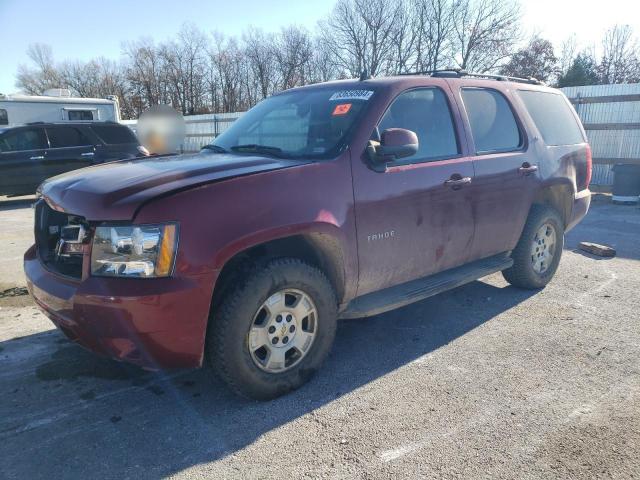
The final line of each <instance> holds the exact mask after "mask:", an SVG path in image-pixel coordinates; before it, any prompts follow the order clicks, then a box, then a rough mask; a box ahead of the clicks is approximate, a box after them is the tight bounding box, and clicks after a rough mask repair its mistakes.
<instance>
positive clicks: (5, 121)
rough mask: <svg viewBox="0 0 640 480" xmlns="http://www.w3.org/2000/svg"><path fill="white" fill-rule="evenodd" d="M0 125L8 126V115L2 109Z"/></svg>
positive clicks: (0, 111)
mask: <svg viewBox="0 0 640 480" xmlns="http://www.w3.org/2000/svg"><path fill="white" fill-rule="evenodd" d="M0 125H9V115H7V111H6V110H5V109H4V108H0Z"/></svg>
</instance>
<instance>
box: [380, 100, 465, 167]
mask: <svg viewBox="0 0 640 480" xmlns="http://www.w3.org/2000/svg"><path fill="white" fill-rule="evenodd" d="M388 128H404V129H406V130H411V131H413V132H415V133H416V135H418V142H419V145H420V146H419V149H418V153H416V154H415V155H413V156H412V157H408V158H403V159H402V160H401V163H415V162H420V161H425V160H429V159H436V158H443V157H451V156H455V155H457V154H458V143H457V141H456V134H455V127H454V126H453V119H452V118H451V111H450V110H449V104H448V102H447V99H446V97H445V95H444V93H442V91H441V90H440V89H438V88H421V89H416V90H410V91H408V92H404V93H402V94H400V95H399V96H398V98H396V99H395V100H394V101H393V103H392V104H391V106H390V107H389V109H388V110H387V112H386V113H385V114H384V117H382V120H381V121H380V125H378V129H379V130H380V133H382V132H383V131H384V130H386V129H388Z"/></svg>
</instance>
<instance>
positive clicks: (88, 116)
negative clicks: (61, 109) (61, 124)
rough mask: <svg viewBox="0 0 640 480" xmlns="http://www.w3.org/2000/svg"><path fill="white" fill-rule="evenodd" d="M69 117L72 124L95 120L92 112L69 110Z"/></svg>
mask: <svg viewBox="0 0 640 480" xmlns="http://www.w3.org/2000/svg"><path fill="white" fill-rule="evenodd" d="M67 115H68V117H69V121H71V122H78V121H86V120H94V118H93V111H91V110H68V111H67Z"/></svg>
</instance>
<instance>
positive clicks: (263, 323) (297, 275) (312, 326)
mask: <svg viewBox="0 0 640 480" xmlns="http://www.w3.org/2000/svg"><path fill="white" fill-rule="evenodd" d="M210 322H211V324H210V327H209V329H208V332H207V352H208V354H209V355H208V357H209V359H210V361H211V365H212V367H213V368H214V370H215V371H216V372H217V373H218V375H219V376H220V377H221V378H222V379H223V380H224V381H225V382H226V383H227V384H228V385H229V386H230V387H231V389H232V390H234V391H235V392H236V393H238V394H240V395H242V396H245V397H249V398H255V399H259V400H267V399H271V398H275V397H277V396H280V395H282V394H285V393H287V392H289V391H291V390H294V389H296V388H298V387H300V386H301V385H303V384H304V383H305V382H306V381H307V380H308V379H309V378H310V377H311V375H312V374H313V373H314V372H315V371H316V370H317V369H318V368H319V367H320V365H321V363H322V361H323V360H324V359H325V357H326V356H327V354H328V353H329V350H330V349H331V345H332V343H333V339H334V337H335V330H336V322H337V301H336V297H335V293H334V291H333V288H332V286H331V284H330V283H329V281H328V280H327V278H326V276H325V275H324V274H323V273H322V271H320V270H319V269H317V268H316V267H314V266H312V265H309V264H307V263H305V262H303V261H301V260H297V259H293V258H284V259H277V260H273V261H271V262H269V263H267V264H266V265H265V266H264V267H262V268H260V269H257V270H255V271H253V272H251V273H249V276H248V277H247V278H244V279H243V281H241V282H240V283H239V284H238V285H237V286H235V287H234V288H232V289H231V291H230V292H229V294H228V295H226V298H224V299H223V301H222V304H221V305H220V307H219V308H217V309H214V313H213V317H212V318H211V320H210Z"/></svg>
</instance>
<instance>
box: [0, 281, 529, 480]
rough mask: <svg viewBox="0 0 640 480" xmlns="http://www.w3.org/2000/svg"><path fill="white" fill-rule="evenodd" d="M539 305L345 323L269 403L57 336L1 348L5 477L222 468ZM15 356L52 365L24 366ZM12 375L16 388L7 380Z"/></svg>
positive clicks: (485, 301)
mask: <svg viewBox="0 0 640 480" xmlns="http://www.w3.org/2000/svg"><path fill="white" fill-rule="evenodd" d="M494 283H495V282H494ZM533 294H535V292H531V291H523V290H519V289H516V288H513V287H506V286H505V287H496V286H493V285H491V284H488V283H484V282H481V281H476V282H473V283H471V284H468V285H466V286H464V287H460V288H458V289H456V290H453V291H451V292H447V293H444V294H441V295H438V296H437V297H433V298H430V299H427V300H425V301H422V302H419V303H416V304H413V305H409V306H407V307H404V308H402V309H400V310H397V311H393V312H389V313H387V314H383V315H379V316H377V317H373V318H369V319H359V320H350V321H341V322H340V324H339V328H338V333H337V337H336V343H335V347H334V349H333V351H332V353H331V355H330V358H329V359H328V361H327V362H326V363H325V365H324V367H323V369H322V371H321V372H320V373H319V374H318V375H317V376H316V377H315V378H314V379H313V380H312V381H311V382H310V383H309V384H307V385H306V386H304V387H303V388H301V389H300V390H298V391H296V392H293V393H291V394H289V395H287V396H285V397H282V398H279V399H277V400H274V401H270V402H254V401H249V400H245V399H241V398H238V397H236V396H234V395H233V394H232V393H230V392H229V390H228V389H227V388H226V387H225V386H224V384H222V383H221V382H220V381H218V380H215V379H212V378H211V375H210V373H209V371H208V369H201V370H197V371H189V372H182V373H180V372H179V373H173V374H170V373H166V374H163V373H149V372H145V371H142V370H139V369H137V368H135V367H132V366H128V365H123V364H119V363H116V362H113V361H110V360H107V359H102V358H99V357H97V356H95V355H93V354H91V353H88V352H85V351H84V350H83V349H81V348H80V347H78V346H76V345H73V344H71V343H69V342H68V341H66V339H64V338H63V337H62V335H61V334H59V333H58V332H57V331H49V332H43V333H39V334H37V335H32V336H30V337H24V338H22V339H17V340H13V341H7V342H3V343H0V359H1V358H2V355H3V352H2V349H4V353H8V357H9V363H8V364H5V370H4V373H5V376H2V375H0V397H2V396H3V395H4V396H5V400H2V402H0V413H2V411H5V410H7V411H8V412H10V413H11V414H10V415H6V416H5V418H4V420H2V419H0V445H2V446H0V456H1V457H2V458H4V459H5V460H7V459H11V461H8V462H7V461H5V462H3V463H5V465H4V467H3V468H4V469H5V473H6V474H7V475H8V476H9V478H39V477H41V476H44V477H46V476H48V475H51V474H54V472H55V475H54V476H55V477H65V478H70V477H81V476H84V475H86V474H87V473H88V472H90V475H91V476H93V477H94V478H96V477H105V476H108V477H110V478H121V477H134V478H152V477H155V478H157V477H159V476H163V475H169V474H172V473H176V472H180V471H182V470H184V469H186V468H189V467H191V466H194V465H197V464H201V463H207V462H212V461H215V460H217V459H221V458H223V457H224V456H226V455H229V454H232V453H234V452H236V451H238V450H240V449H242V448H244V447H246V446H248V445H250V444H252V443H253V442H255V441H256V440H258V439H259V438H260V436H262V435H263V434H265V433H267V432H269V431H270V430H273V429H276V428H278V427H281V426H283V425H285V424H287V423H288V422H291V421H292V420H294V419H297V418H299V417H302V416H304V415H307V414H309V413H311V412H313V411H314V410H316V409H319V408H321V407H323V406H324V405H326V404H329V403H330V402H332V401H333V400H335V399H336V398H339V397H341V396H343V395H345V394H349V393H351V392H353V391H354V390H356V389H358V388H360V387H363V386H365V385H367V384H368V383H369V382H372V381H374V380H376V379H378V378H380V377H382V376H383V375H385V374H388V373H389V372H392V371H393V370H396V369H398V368H402V367H403V366H405V365H407V364H408V363H410V362H412V361H414V360H416V359H418V358H420V357H423V356H424V355H426V354H429V353H430V352H434V351H437V350H438V349H439V348H440V347H442V346H443V345H446V344H448V343H449V342H451V341H453V340H455V339H456V338H459V337H461V336H463V335H465V334H466V333H467V332H470V331H471V330H473V329H475V328H477V327H479V326H481V325H483V324H484V323H485V322H488V321H490V320H491V319H493V318H494V317H496V316H497V315H499V314H501V313H502V312H504V311H506V310H509V309H510V308H512V307H514V306H515V305H517V304H519V303H521V302H523V301H525V300H526V299H527V298H529V297H530V296H531V295H533ZM16 345H18V347H19V346H20V345H22V346H23V347H26V346H30V347H31V348H32V350H34V351H39V352H41V353H42V354H41V355H35V356H34V357H33V359H29V360H27V364H26V365H25V362H24V361H22V362H17V363H14V362H12V361H11V358H13V357H12V355H17V357H19V356H20V355H19V354H15V353H13V352H14V351H20V348H18V347H17V346H16ZM23 360H24V359H23ZM12 368H13V369H14V370H16V376H15V378H14V380H10V379H11V378H12V377H11V376H10V375H9V377H6V374H7V373H9V374H10V373H11V372H10V370H11V369H12ZM21 370H23V371H24V373H21ZM34 375H35V379H34ZM425 388H429V387H428V385H425ZM34 398H37V400H33V399H34ZM5 401H6V402H12V405H11V406H9V405H4V406H2V403H4V402H5ZM34 402H35V403H34ZM34 410H37V411H35V412H34ZM375 414H376V413H375V412H372V415H375ZM0 417H1V415H0ZM310 421H313V418H312V417H311V418H310ZM299 441H304V439H299ZM40 452H44V453H42V454H41V453H40ZM35 455H37V456H38V459H37V460H36V459H35Z"/></svg>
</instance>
